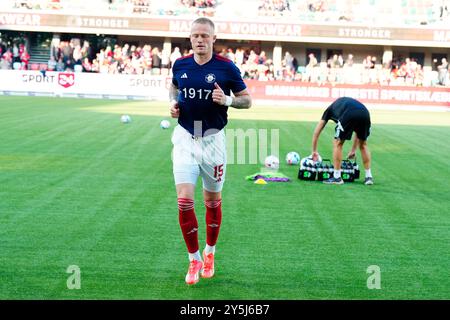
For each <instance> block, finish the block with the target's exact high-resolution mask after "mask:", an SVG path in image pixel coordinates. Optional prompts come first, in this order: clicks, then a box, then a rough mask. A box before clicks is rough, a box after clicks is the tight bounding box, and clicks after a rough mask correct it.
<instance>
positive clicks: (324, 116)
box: [322, 106, 332, 121]
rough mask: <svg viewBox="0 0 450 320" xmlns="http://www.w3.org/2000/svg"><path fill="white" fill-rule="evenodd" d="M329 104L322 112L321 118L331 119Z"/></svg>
mask: <svg viewBox="0 0 450 320" xmlns="http://www.w3.org/2000/svg"><path fill="white" fill-rule="evenodd" d="M331 116H332V115H331V106H330V107H328V108H327V109H326V110H325V111H324V113H323V114H322V120H325V121H328V120H330V119H331Z"/></svg>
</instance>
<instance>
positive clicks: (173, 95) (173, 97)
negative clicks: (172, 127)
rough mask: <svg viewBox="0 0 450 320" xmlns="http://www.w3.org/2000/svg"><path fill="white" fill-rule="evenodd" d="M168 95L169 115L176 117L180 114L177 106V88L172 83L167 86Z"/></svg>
mask: <svg viewBox="0 0 450 320" xmlns="http://www.w3.org/2000/svg"><path fill="white" fill-rule="evenodd" d="M169 97H170V116H171V117H172V118H178V117H179V116H180V108H179V107H178V88H177V87H176V86H175V85H174V84H173V83H172V84H171V85H170V88H169Z"/></svg>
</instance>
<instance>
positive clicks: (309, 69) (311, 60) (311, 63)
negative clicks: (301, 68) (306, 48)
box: [305, 53, 319, 82]
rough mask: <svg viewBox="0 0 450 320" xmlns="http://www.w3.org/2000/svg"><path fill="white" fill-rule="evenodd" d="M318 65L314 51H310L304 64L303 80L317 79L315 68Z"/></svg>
mask: <svg viewBox="0 0 450 320" xmlns="http://www.w3.org/2000/svg"><path fill="white" fill-rule="evenodd" d="M318 66H319V63H318V61H317V58H316V56H315V55H314V53H310V54H309V55H308V63H307V64H306V74H305V80H306V81H311V82H314V81H316V80H317V76H316V72H315V71H316V70H315V69H316V68H317V67H318Z"/></svg>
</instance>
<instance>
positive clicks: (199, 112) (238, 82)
mask: <svg viewBox="0 0 450 320" xmlns="http://www.w3.org/2000/svg"><path fill="white" fill-rule="evenodd" d="M172 72H173V78H172V83H173V84H174V85H175V86H176V87H177V88H178V90H179V94H178V105H179V107H180V116H179V118H178V123H179V124H180V125H181V126H182V127H183V128H185V129H186V130H187V131H189V132H190V133H191V134H192V135H199V132H194V121H201V122H202V133H201V135H202V136H203V135H204V133H205V131H207V130H209V129H217V130H222V129H223V128H224V127H225V125H226V124H227V121H228V115H227V111H228V107H226V106H222V105H219V104H217V103H215V102H213V100H212V92H213V90H214V89H215V87H214V83H215V82H217V84H218V85H219V86H220V87H221V88H222V90H223V92H224V93H225V94H226V95H230V94H231V91H233V92H240V91H242V90H244V89H246V88H247V86H246V85H245V83H244V81H243V80H242V77H241V73H240V71H239V69H238V68H237V67H236V65H235V64H234V63H233V62H232V61H231V60H228V59H226V58H224V57H222V56H219V55H216V54H213V56H212V58H211V60H210V61H208V62H207V63H205V64H203V65H199V64H197V62H195V60H194V55H189V56H186V57H182V58H179V59H178V60H176V61H175V63H174V65H173V68H172ZM197 130H198V129H197Z"/></svg>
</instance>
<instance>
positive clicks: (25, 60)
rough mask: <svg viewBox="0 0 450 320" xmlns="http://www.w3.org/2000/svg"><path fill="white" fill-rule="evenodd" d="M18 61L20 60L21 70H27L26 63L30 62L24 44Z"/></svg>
mask: <svg viewBox="0 0 450 320" xmlns="http://www.w3.org/2000/svg"><path fill="white" fill-rule="evenodd" d="M20 61H21V62H22V70H28V63H29V62H30V54H29V53H28V51H27V48H26V47H25V46H24V47H23V51H22V54H21V55H20Z"/></svg>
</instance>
